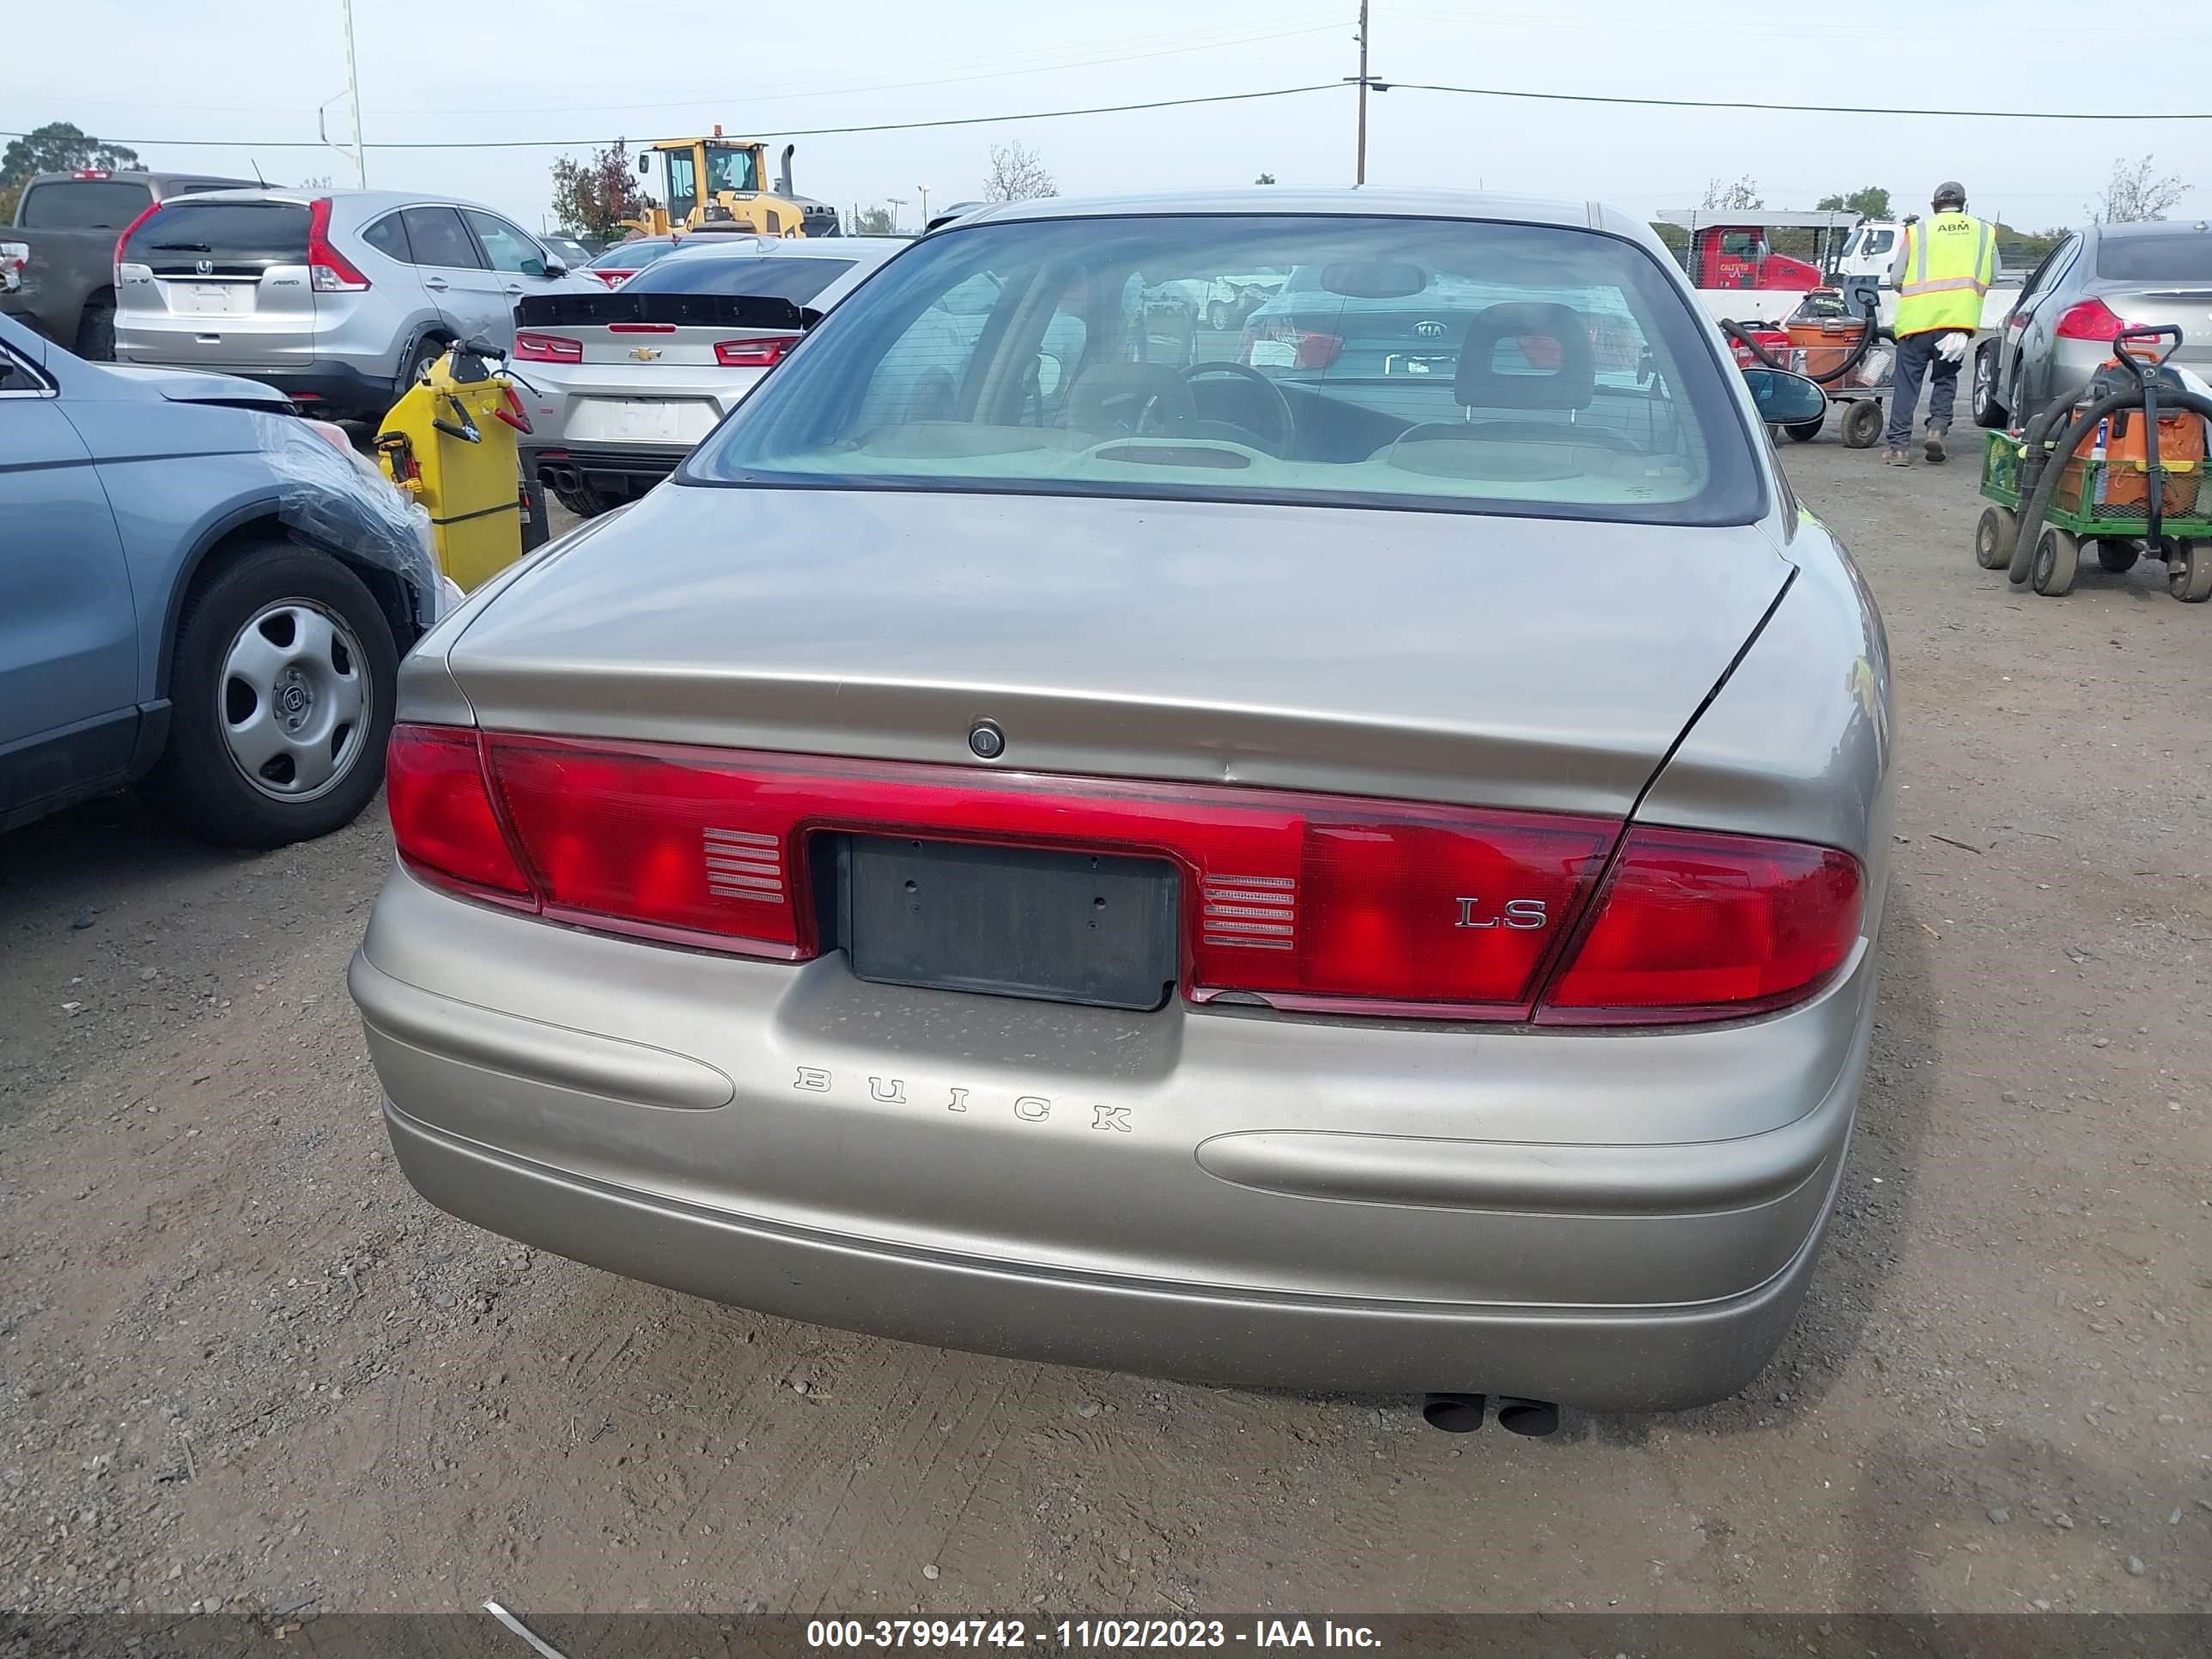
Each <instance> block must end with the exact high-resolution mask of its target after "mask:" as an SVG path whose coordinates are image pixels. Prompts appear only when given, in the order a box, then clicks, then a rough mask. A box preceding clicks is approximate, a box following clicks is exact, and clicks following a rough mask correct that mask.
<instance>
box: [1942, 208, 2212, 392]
mask: <svg viewBox="0 0 2212 1659" xmlns="http://www.w3.org/2000/svg"><path fill="white" fill-rule="evenodd" d="M2161 324H2172V325H2176V326H2178V327H2179V329H2180V330H2181V344H2180V345H2179V347H2178V348H2177V349H2175V351H2174V353H2173V355H2172V357H2171V358H2170V359H2169V361H2170V362H2172V363H2173V364H2174V365H2175V366H2176V367H2177V368H2193V369H2195V370H2196V371H2197V373H2198V374H2212V227H2208V226H2207V225H2206V224H2205V223H2204V222H2203V221H2189V222H2173V223H2168V222H2165V221H2154V222H2148V223H2144V224H2132V225H2091V226H2089V227H2087V228H2086V229H2082V230H2077V231H2075V232H2074V233H2073V234H2071V235H2069V237H2067V239H2066V240H2064V241H2063V242H2061V243H2060V244H2059V245H2058V246H2057V247H2055V248H2053V249H2052V250H2051V252H2050V253H2049V254H2048V255H2047V256H2046V257H2045V259H2044V261H2043V263H2042V264H2039V265H2038V266H2037V267H2036V268H2035V270H2033V272H2032V273H2030V275H2029V276H2028V279H2027V283H2026V284H2025V285H2024V286H2023V287H2022V288H2021V295H2020V298H2019V299H2018V300H2017V301H2015V302H2014V304H2013V308H2012V310H2011V311H2010V312H2009V313H2007V315H2006V317H2005V320H2004V325H2003V326H2002V328H2000V329H1999V330H1998V331H1997V332H1996V337H1994V338H1992V339H1990V340H1987V341H1985V342H1984V343H1983V344H1982V346H1981V347H1980V349H1979V350H1978V352H1977V354H1976V356H1975V358H1974V419H1975V420H1976V422H1978V423H1979V424H1981V425H1983V426H1986V427H2001V426H2003V425H2005V424H2007V422H2025V421H2026V420H2027V419H2028V417H2029V416H2033V415H2034V414H2035V413H2036V412H2037V411H2039V410H2042V409H2044V408H2045V407H2046V406H2047V405H2048V404H2051V403H2052V402H2053V401H2055V400H2056V399H2057V398H2074V397H2076V396H2078V395H2079V394H2080V393H2081V392H2082V390H2083V389H2084V388H2086V387H2087V386H2088V384H2089V380H2090V377H2091V376H2093V374H2096V372H2097V369H2098V368H2099V366H2100V365H2101V364H2102V363H2103V362H2105V361H2106V359H2107V358H2109V357H2111V356H2112V341H2113V340H2114V338H2115V337H2118V334H2119V332H2120V331H2121V330H2122V329H2124V328H2145V327H2155V326H2158V325H2161Z"/></svg>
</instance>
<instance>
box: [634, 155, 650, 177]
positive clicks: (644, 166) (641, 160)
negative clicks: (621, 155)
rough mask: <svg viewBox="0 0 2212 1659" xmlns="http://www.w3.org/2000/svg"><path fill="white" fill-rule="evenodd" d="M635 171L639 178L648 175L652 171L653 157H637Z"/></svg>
mask: <svg viewBox="0 0 2212 1659" xmlns="http://www.w3.org/2000/svg"><path fill="white" fill-rule="evenodd" d="M637 170H638V173H639V174H640V175H641V176H643V175H645V174H647V173H651V172H652V171H653V157H652V156H651V155H641V156H639V157H638V158H637Z"/></svg>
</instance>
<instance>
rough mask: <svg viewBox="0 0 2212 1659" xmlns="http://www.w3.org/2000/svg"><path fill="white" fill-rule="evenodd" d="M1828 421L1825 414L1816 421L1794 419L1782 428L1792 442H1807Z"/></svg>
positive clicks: (1818, 434)
mask: <svg viewBox="0 0 2212 1659" xmlns="http://www.w3.org/2000/svg"><path fill="white" fill-rule="evenodd" d="M1827 423H1828V417H1827V416H1826V415H1823V416H1820V419H1819V420H1817V421H1794V422H1791V423H1790V424H1789V425H1788V426H1785V427H1784V428H1782V429H1783V430H1784V432H1786V433H1788V434H1789V435H1790V441H1791V442H1793V443H1801V444H1809V443H1811V442H1812V441H1813V440H1814V439H1815V438H1817V437H1819V436H1820V428H1822V427H1824V426H1826V424H1827Z"/></svg>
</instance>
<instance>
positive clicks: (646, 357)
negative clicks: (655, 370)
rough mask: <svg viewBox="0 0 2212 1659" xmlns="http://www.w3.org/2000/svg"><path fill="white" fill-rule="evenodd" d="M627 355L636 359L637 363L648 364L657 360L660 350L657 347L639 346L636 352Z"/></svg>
mask: <svg viewBox="0 0 2212 1659" xmlns="http://www.w3.org/2000/svg"><path fill="white" fill-rule="evenodd" d="M629 355H630V356H633V357H635V358H636V359H637V360H638V362H641V363H650V362H656V361H658V360H659V356H660V348H659V346H640V347H638V349H636V350H635V351H633V352H631V353H630V354H629Z"/></svg>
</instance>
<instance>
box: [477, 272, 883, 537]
mask: <svg viewBox="0 0 2212 1659" xmlns="http://www.w3.org/2000/svg"><path fill="white" fill-rule="evenodd" d="M905 246H907V244H906V242H905V241H904V240H902V239H899V238H895V237H858V236H855V237H833V238H824V239H821V240H815V239H804V240H802V239H799V238H795V237H793V238H777V237H753V236H715V237H706V236H701V237H696V238H693V239H691V240H690V241H689V242H688V243H687V244H686V245H685V246H682V247H679V248H678V249H677V250H676V251H675V252H672V253H670V254H668V255H667V256H666V257H665V258H660V259H657V260H655V261H654V262H653V264H649V265H647V267H646V268H645V269H644V270H641V271H639V272H638V273H637V274H636V275H635V276H632V277H630V278H629V281H627V282H626V283H623V285H622V286H621V288H620V289H617V291H616V292H614V293H612V294H602V293H588V294H584V293H580V294H573V295H550V296H547V297H544V298H541V299H538V300H533V301H527V302H526V303H525V304H523V305H521V306H520V307H517V308H516V312H515V321H516V334H515V341H514V360H515V362H517V363H518V364H520V365H521V366H522V367H521V368H520V369H519V371H518V372H519V373H520V375H521V376H522V378H523V379H524V380H525V381H526V383H527V386H528V387H529V390H530V392H532V396H531V398H530V400H529V404H528V411H529V416H530V425H531V431H530V434H529V435H528V436H526V438H524V439H523V441H522V460H523V465H524V466H525V467H526V469H527V470H528V471H531V472H532V473H533V474H534V475H535V476H536V477H538V480H539V482H541V483H544V485H545V487H546V488H547V489H550V490H551V491H553V492H554V493H555V494H556V495H557V496H558V497H559V498H560V500H561V502H562V505H563V506H565V507H568V510H569V511H570V512H572V513H580V514H581V515H583V516H585V517H586V518H588V517H590V516H591V515H592V514H593V513H603V512H605V510H606V509H607V508H609V507H615V506H617V505H619V504H620V503H622V502H623V501H628V500H629V499H630V498H631V497H632V496H634V495H640V494H642V493H643V492H644V491H645V490H647V489H651V488H652V487H653V485H654V484H656V483H659V482H660V480H661V479H663V478H665V477H667V476H668V475H669V474H670V473H671V472H672V471H675V470H676V465H677V463H678V462H679V461H681V460H682V459H684V456H685V454H686V453H689V452H690V448H691V446H692V445H694V444H696V443H697V442H698V441H699V440H700V439H702V438H703V437H705V436H706V435H707V434H708V433H709V432H711V431H713V430H714V423H715V422H718V421H720V419H721V418H722V416H725V415H726V414H728V413H729V411H730V410H732V408H733V407H735V406H736V404H737V402H738V399H739V398H742V397H744V395H745V393H747V392H750V391H751V390H752V389H753V387H754V386H755V385H756V384H757V383H758V381H759V380H760V378H761V376H762V375H763V374H767V373H768V371H769V369H770V368H774V367H775V364H776V363H777V362H780V361H781V359H782V357H783V355H784V353H785V352H786V351H787V350H789V349H790V348H791V347H792V346H793V345H795V344H797V343H798V341H799V334H800V333H801V332H802V331H803V329H804V327H805V318H806V315H807V313H816V314H818V313H822V312H826V311H827V310H829V307H832V306H834V305H836V303H837V302H838V301H840V300H842V299H843V298H844V297H845V295H848V294H849V293H851V292H852V291H853V289H855V288H857V287H859V286H860V283H861V282H862V280H863V279H864V278H866V276H868V275H869V273H870V272H872V271H873V270H875V269H876V267H877V266H878V265H880V264H883V262H884V260H886V259H888V258H890V256H891V255H892V254H894V253H896V252H898V251H899V250H900V249H902V248H903V247H905Z"/></svg>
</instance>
